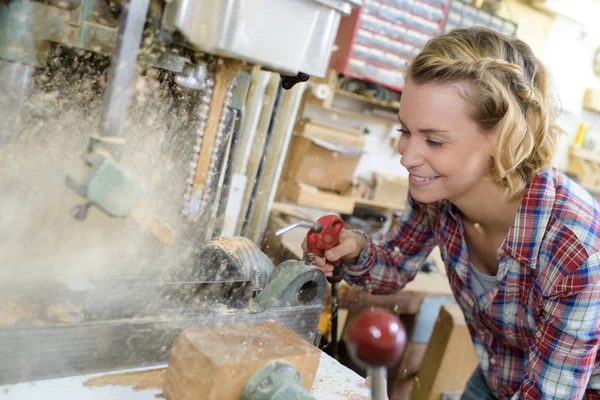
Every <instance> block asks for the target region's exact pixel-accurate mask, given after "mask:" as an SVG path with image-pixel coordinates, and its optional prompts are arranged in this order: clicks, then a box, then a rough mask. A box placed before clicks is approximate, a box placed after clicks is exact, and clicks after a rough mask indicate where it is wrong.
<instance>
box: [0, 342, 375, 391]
mask: <svg viewBox="0 0 600 400" xmlns="http://www.w3.org/2000/svg"><path fill="white" fill-rule="evenodd" d="M163 368H164V367H163ZM137 371H139V372H144V371H147V374H153V375H152V376H160V372H161V371H160V369H156V368H155V369H152V370H150V369H146V370H137ZM147 374H146V375H145V374H144V373H140V374H138V375H137V376H138V377H139V380H140V382H138V383H137V384H136V382H135V380H131V379H129V380H127V379H113V380H112V381H111V380H110V379H108V378H104V379H102V380H103V381H104V382H105V384H103V385H98V386H94V385H91V386H89V383H88V384H87V386H86V385H84V383H85V382H86V381H88V380H89V379H90V378H96V379H97V380H98V381H100V380H99V379H98V378H99V377H101V376H102V374H100V375H82V376H74V377H68V378H60V379H49V380H44V381H36V382H24V383H19V384H16V385H7V386H0V400H24V399H27V400H46V399H61V400H81V399H86V400H156V398H157V397H158V396H159V395H160V394H161V393H162V389H160V388H159V387H160V386H161V385H160V384H156V382H146V381H148V379H149V378H148V377H150V378H151V377H152V376H150V375H147ZM154 380H155V381H156V379H154ZM364 381H365V380H364V378H362V377H361V376H360V375H358V374H356V373H355V372H354V371H352V370H351V369H349V368H347V367H345V366H344V365H342V364H340V363H339V362H338V361H336V360H334V359H333V358H331V357H329V356H328V355H327V354H325V353H321V358H320V361H319V368H318V369H317V374H316V376H315V380H314V383H313V386H312V390H311V395H312V396H314V397H315V399H317V400H347V399H349V398H350V396H351V395H352V394H355V393H356V394H360V395H363V396H367V395H368V394H369V390H368V389H367V387H366V385H365V383H364ZM110 382H112V384H111V383H110ZM136 386H137V388H136Z"/></svg>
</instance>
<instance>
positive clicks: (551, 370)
mask: <svg viewBox="0 0 600 400" xmlns="http://www.w3.org/2000/svg"><path fill="white" fill-rule="evenodd" d="M599 279H600V257H598V254H595V255H592V256H590V257H589V258H588V260H587V261H586V263H585V265H584V266H583V267H582V268H578V269H577V270H576V271H574V272H573V273H571V274H570V275H568V276H566V277H565V278H563V279H562V280H561V282H560V283H559V285H558V286H557V290H555V291H554V293H553V294H552V296H550V297H548V298H546V299H544V300H543V301H544V304H543V307H542V308H543V311H542V315H541V316H540V320H539V322H538V326H537V328H536V332H535V338H534V340H533V343H532V345H531V346H530V349H529V350H530V353H529V361H528V363H527V365H526V367H525V371H524V374H523V380H522V383H521V387H520V388H519V391H518V392H517V393H516V394H515V395H514V396H513V398H512V400H520V399H542V398H543V399H583V397H584V395H585V390H586V387H587V385H588V382H589V380H590V376H591V372H592V369H593V367H594V362H595V360H596V354H597V352H598V345H599V340H600V329H599V316H600V281H599Z"/></svg>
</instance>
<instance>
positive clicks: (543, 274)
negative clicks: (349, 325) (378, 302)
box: [345, 169, 600, 399]
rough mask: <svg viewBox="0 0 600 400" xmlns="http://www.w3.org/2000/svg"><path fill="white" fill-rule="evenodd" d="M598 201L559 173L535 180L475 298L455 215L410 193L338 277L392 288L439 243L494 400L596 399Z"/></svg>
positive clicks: (599, 387) (599, 388)
mask: <svg viewBox="0 0 600 400" xmlns="http://www.w3.org/2000/svg"><path fill="white" fill-rule="evenodd" d="M599 212H600V209H599V206H598V203H597V202H596V201H595V200H594V199H593V198H592V197H591V195H590V194H589V193H588V192H586V191H585V190H583V189H582V188H581V187H580V186H578V185H577V184H576V183H575V182H573V181H571V180H570V179H569V178H567V177H566V176H565V175H564V174H562V173H561V172H559V171H557V170H556V169H551V170H548V171H545V172H541V173H539V174H537V175H536V176H535V177H534V179H533V182H531V184H529V186H528V187H527V189H526V192H525V196H524V198H523V200H522V203H521V206H520V208H519V210H518V212H517V215H516V217H515V222H514V224H513V226H512V228H511V229H510V231H509V232H508V235H507V236H506V239H505V240H504V243H503V244H502V246H501V247H500V249H499V251H498V261H499V269H498V273H497V276H496V282H497V284H496V287H495V288H494V289H493V290H491V291H489V292H486V293H484V294H482V295H481V296H477V295H476V294H475V293H474V291H473V288H472V285H471V274H472V270H471V265H470V262H469V254H468V249H467V245H466V242H465V233H464V229H463V225H462V219H461V216H460V213H459V211H458V209H457V208H456V207H455V206H454V205H453V204H451V203H450V202H448V201H441V202H438V203H433V204H421V203H417V202H416V201H414V200H413V199H412V198H411V197H410V196H409V198H408V200H407V203H406V209H405V210H404V212H403V214H402V216H401V218H400V219H399V221H398V223H397V224H396V225H395V226H394V227H393V228H392V229H391V231H390V233H389V236H388V238H387V240H386V242H385V243H384V244H382V245H375V244H374V243H373V242H372V241H371V239H369V238H368V237H366V236H365V238H366V239H367V245H366V248H365V250H364V251H363V252H362V254H361V256H360V258H359V260H358V262H357V264H356V265H346V266H345V267H346V274H345V279H346V280H347V281H348V282H349V283H351V284H353V285H355V286H360V287H363V288H365V290H368V291H369V292H371V293H377V294H386V293H392V292H396V291H399V290H400V289H402V288H403V287H404V286H405V285H406V283H408V282H409V281H411V280H412V279H413V278H414V277H415V275H416V274H417V272H418V271H419V269H420V267H421V266H422V264H423V263H424V261H425V259H426V258H427V256H428V255H429V253H430V252H431V250H432V249H433V248H434V247H435V246H436V245H437V246H439V248H440V251H441V254H442V259H443V261H444V263H445V264H446V269H447V274H448V279H449V280H450V285H451V287H452V291H453V293H454V297H455V298H456V301H457V303H458V304H459V305H460V307H461V308H462V310H463V312H464V314H465V319H466V322H467V325H468V327H469V331H470V333H471V337H472V340H473V344H474V345H475V351H476V353H477V356H478V357H479V362H480V365H481V368H482V369H483V372H484V374H485V375H486V376H487V381H488V386H489V388H490V390H491V391H492V393H494V394H495V395H496V396H497V397H498V398H499V399H600V358H598V345H599V343H600V255H599V254H600V253H599V250H600V219H599Z"/></svg>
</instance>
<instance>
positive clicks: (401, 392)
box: [390, 341, 427, 400]
mask: <svg viewBox="0 0 600 400" xmlns="http://www.w3.org/2000/svg"><path fill="white" fill-rule="evenodd" d="M426 350H427V343H417V342H412V341H411V342H408V345H407V346H406V351H405V352H404V356H403V357H402V361H401V362H400V366H399V367H398V369H397V371H396V377H395V379H394V381H393V382H392V389H391V390H390V400H406V399H408V398H409V396H410V392H411V391H412V388H413V387H414V386H415V384H416V382H417V380H416V378H417V374H418V373H419V367H420V366H421V362H422V361H423V357H424V356H425V351H426Z"/></svg>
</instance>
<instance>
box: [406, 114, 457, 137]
mask: <svg viewBox="0 0 600 400" xmlns="http://www.w3.org/2000/svg"><path fill="white" fill-rule="evenodd" d="M398 121H400V123H401V124H402V125H404V126H406V124H405V123H404V122H402V120H401V119H400V116H399V115H398ZM419 132H421V133H440V132H448V131H447V130H445V129H437V128H422V129H419Z"/></svg>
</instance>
